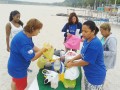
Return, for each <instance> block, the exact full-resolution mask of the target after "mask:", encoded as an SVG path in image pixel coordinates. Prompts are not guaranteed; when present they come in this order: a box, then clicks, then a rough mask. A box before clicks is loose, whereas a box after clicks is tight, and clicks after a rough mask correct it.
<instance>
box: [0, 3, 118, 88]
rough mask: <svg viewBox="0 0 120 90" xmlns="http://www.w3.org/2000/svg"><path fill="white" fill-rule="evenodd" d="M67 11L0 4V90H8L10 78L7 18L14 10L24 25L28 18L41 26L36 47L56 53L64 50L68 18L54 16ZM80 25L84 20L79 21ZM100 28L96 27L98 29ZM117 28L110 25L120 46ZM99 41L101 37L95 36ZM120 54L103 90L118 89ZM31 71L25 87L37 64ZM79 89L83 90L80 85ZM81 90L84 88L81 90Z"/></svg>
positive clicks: (33, 65) (30, 80)
mask: <svg viewBox="0 0 120 90" xmlns="http://www.w3.org/2000/svg"><path fill="white" fill-rule="evenodd" d="M67 9H69V7H57V6H34V5H15V4H0V11H1V12H0V90H10V83H11V77H10V76H9V75H8V73H7V62H8V57H9V53H8V52H7V51H6V37H5V36H6V35H5V25H6V23H7V22H8V20H9V14H10V12H11V11H13V10H18V11H20V13H21V20H22V21H23V22H24V23H26V22H27V21H28V20H29V19H30V18H37V19H39V20H40V21H41V22H42V23H43V28H42V30H41V31H40V34H39V35H38V36H37V37H34V38H33V41H34V43H35V45H36V46H38V47H40V48H41V47H42V46H43V43H44V42H49V43H50V44H52V45H53V47H54V48H56V49H64V45H63V39H64V38H63V34H62V33H61V29H62V27H63V25H64V24H65V23H66V22H67V19H68V18H67V17H61V16H56V14H57V13H67ZM80 20H81V21H82V22H83V21H84V19H80ZM98 26H99V25H98ZM119 28H120V26H118V25H112V32H113V33H114V34H115V35H116V38H117V39H118V46H119V45H120V40H119V39H120V30H119ZM98 36H99V37H100V33H99V35H98ZM119 56H120V50H119V48H118V52H117V62H116V66H115V68H114V69H112V70H108V72H107V77H106V81H105V85H104V90H119V88H120V84H119V83H120V78H119V76H120V65H119V63H120V61H119V59H120V57H119ZM30 69H32V70H33V72H31V73H28V87H29V86H30V84H31V83H32V81H33V80H34V78H35V77H36V75H37V73H38V67H37V65H36V61H35V62H32V63H31V65H30ZM82 86H84V84H83V82H82ZM82 90H84V88H83V89H82Z"/></svg>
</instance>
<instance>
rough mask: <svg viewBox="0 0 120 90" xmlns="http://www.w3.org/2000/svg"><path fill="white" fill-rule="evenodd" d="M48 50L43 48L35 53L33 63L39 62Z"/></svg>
mask: <svg viewBox="0 0 120 90" xmlns="http://www.w3.org/2000/svg"><path fill="white" fill-rule="evenodd" d="M46 50H47V49H46V48H42V49H41V50H39V51H37V52H35V56H34V57H33V58H32V60H31V61H35V60H37V59H38V58H39V57H40V56H41V55H42V54H43V52H45V51H46Z"/></svg>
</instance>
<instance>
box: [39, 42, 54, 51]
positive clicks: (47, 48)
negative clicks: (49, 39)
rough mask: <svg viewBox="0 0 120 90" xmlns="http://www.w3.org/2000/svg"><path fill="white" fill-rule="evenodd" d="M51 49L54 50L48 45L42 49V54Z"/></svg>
mask: <svg viewBox="0 0 120 90" xmlns="http://www.w3.org/2000/svg"><path fill="white" fill-rule="evenodd" d="M50 48H53V47H52V46H51V45H49V44H47V45H46V46H45V47H43V48H42V49H41V51H42V53H44V52H46V51H48V50H49V49H50Z"/></svg>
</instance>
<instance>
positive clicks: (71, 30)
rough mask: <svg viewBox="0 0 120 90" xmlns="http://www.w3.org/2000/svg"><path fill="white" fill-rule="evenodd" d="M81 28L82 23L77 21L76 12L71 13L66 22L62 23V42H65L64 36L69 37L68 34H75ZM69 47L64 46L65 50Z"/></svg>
mask: <svg viewBox="0 0 120 90" xmlns="http://www.w3.org/2000/svg"><path fill="white" fill-rule="evenodd" d="M81 29H82V23H80V22H79V20H78V17H77V15H76V13H74V12H73V13H71V14H70V16H69V18H68V22H67V23H66V24H65V25H64V27H63V29H62V32H64V37H65V39H64V42H66V38H67V37H69V36H70V35H76V34H79V37H81V36H80V34H81V31H82V30H81ZM69 49H70V48H66V51H68V50H69Z"/></svg>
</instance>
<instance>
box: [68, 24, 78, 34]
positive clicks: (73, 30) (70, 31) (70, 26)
mask: <svg viewBox="0 0 120 90" xmlns="http://www.w3.org/2000/svg"><path fill="white" fill-rule="evenodd" d="M76 29H77V25H76V24H72V25H69V33H70V34H73V35H75V33H76Z"/></svg>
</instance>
